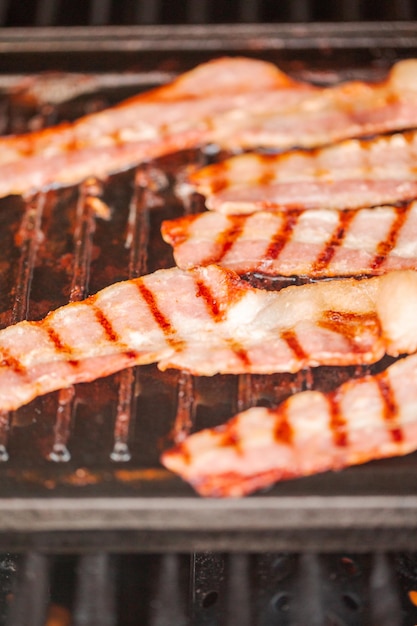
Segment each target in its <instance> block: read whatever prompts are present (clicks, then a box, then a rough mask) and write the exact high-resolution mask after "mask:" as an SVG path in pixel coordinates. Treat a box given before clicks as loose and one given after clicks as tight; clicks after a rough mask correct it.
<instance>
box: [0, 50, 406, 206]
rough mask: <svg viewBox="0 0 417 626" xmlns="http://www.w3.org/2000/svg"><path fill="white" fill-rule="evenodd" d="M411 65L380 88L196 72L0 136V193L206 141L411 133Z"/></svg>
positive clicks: (314, 140) (274, 75)
mask: <svg viewBox="0 0 417 626" xmlns="http://www.w3.org/2000/svg"><path fill="white" fill-rule="evenodd" d="M416 76H417V60H414V59H410V60H407V61H400V62H399V63H397V64H396V65H394V67H393V68H392V70H391V72H390V73H389V75H388V77H387V79H386V80H384V81H383V82H381V83H376V84H373V83H366V82H358V81H351V82H348V83H345V84H341V85H336V86H332V87H314V86H312V85H310V84H307V83H303V82H300V81H295V80H293V79H291V78H290V77H289V76H287V75H286V74H284V73H283V72H281V71H280V70H279V69H278V68H276V67H275V66H274V65H272V64H271V63H267V62H264V61H261V60H256V59H248V58H242V57H234V58H219V59H215V60H213V61H210V62H208V63H204V64H202V65H199V66H197V67H196V68H194V69H192V70H191V71H189V72H186V73H185V74H183V75H181V76H180V77H179V78H177V79H176V80H174V81H173V82H172V83H171V84H169V85H165V86H163V87H160V88H157V89H153V90H151V91H149V92H146V93H142V94H139V95H138V96H136V97H134V98H130V99H129V100H127V101H125V102H123V103H121V104H119V105H117V106H114V107H111V108H108V109H106V110H104V111H100V112H98V113H94V114H91V115H87V116H85V117H82V118H81V119H79V120H77V121H75V122H73V123H66V124H61V125H59V126H55V127H53V128H49V129H44V130H41V131H37V132H33V133H29V134H24V135H17V136H11V137H5V138H1V139H0V196H6V195H8V194H22V193H27V192H30V191H35V190H39V189H43V188H47V187H49V186H58V185H71V184H76V183H79V182H81V181H82V180H84V179H85V178H87V177H91V176H94V177H96V178H105V177H107V176H108V175H109V174H111V173H114V172H117V171H120V170H123V169H126V168H128V167H132V166H134V165H137V164H138V163H140V162H143V161H148V160H150V159H154V158H157V157H159V156H162V155H165V154H168V153H172V152H176V151H179V150H184V149H188V148H194V147H198V146H202V145H206V144H213V143H215V144H218V145H220V146H223V147H225V148H228V149H233V150H235V149H238V150H240V149H242V148H243V149H247V148H253V147H259V146H264V147H271V146H272V147H273V148H276V149H287V148H292V147H297V146H304V147H312V146H318V145H323V144H327V143H329V142H332V141H335V140H341V139H343V138H347V137H355V136H364V135H368V134H370V133H373V134H375V133H380V132H387V131H395V130H402V129H405V128H412V127H415V126H417V93H416V90H415V89H414V87H413V85H414V83H415V77H416Z"/></svg>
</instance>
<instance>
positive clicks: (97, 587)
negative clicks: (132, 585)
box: [72, 553, 117, 626]
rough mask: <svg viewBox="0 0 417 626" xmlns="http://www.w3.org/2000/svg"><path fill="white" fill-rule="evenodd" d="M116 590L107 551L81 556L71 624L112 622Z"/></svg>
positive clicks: (104, 625) (106, 624) (109, 625)
mask: <svg viewBox="0 0 417 626" xmlns="http://www.w3.org/2000/svg"><path fill="white" fill-rule="evenodd" d="M115 591H116V589H115V581H114V571H113V563H112V562H111V557H110V556H109V555H108V554H105V553H98V554H88V555H85V556H82V557H80V560H79V564H78V572H77V587H76V592H75V607H74V616H73V622H72V623H73V626H98V625H100V626H115V625H116V623H117V617H116V606H115V605H116V602H115Z"/></svg>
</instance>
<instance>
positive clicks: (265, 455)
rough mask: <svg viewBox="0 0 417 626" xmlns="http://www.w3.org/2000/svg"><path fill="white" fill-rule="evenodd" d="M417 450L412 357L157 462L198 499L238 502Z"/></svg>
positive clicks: (255, 411)
mask: <svg viewBox="0 0 417 626" xmlns="http://www.w3.org/2000/svg"><path fill="white" fill-rule="evenodd" d="M416 449H417V355H415V354H414V355H412V356H408V357H405V358H403V359H401V360H399V361H397V362H396V363H394V364H393V365H391V366H390V367H388V368H387V369H386V370H385V371H384V372H382V373H381V374H378V375H376V376H366V377H364V378H358V379H356V380H350V381H348V382H347V383H345V384H344V385H342V386H340V387H339V388H337V389H336V390H335V391H333V392H331V393H327V394H324V393H321V392H319V391H305V392H301V393H297V394H295V395H293V396H291V397H290V398H289V399H287V400H286V401H285V402H283V403H282V404H281V405H280V406H278V408H276V409H269V408H264V407H254V408H251V409H248V410H247V411H244V412H242V413H239V414H237V415H236V416H235V417H234V418H232V419H231V420H230V421H228V422H227V423H226V424H224V425H222V426H219V427H217V428H212V429H206V430H203V431H200V432H197V433H195V434H192V435H190V436H188V437H187V438H186V439H185V440H184V441H183V442H182V443H180V444H179V445H177V446H176V447H174V448H172V449H170V450H167V451H166V452H165V453H164V454H163V455H162V463H163V464H164V465H165V466H166V467H167V468H168V469H169V470H171V471H173V472H176V473H177V474H179V475H180V476H181V477H182V478H183V479H184V480H186V481H188V482H189V483H191V485H192V486H193V487H194V488H195V489H196V490H197V491H198V492H199V493H200V494H201V495H203V496H209V497H227V496H229V497H237V496H243V495H246V494H248V493H251V492H253V491H255V490H257V489H261V488H265V487H268V486H270V485H272V484H273V483H274V482H277V481H279V480H284V479H289V478H296V477H300V476H307V475H311V474H315V473H318V472H324V471H328V470H336V471H337V470H340V469H341V468H343V467H347V466H349V465H357V464H360V463H365V462H367V461H371V460H373V459H380V458H384V457H390V456H398V455H404V454H408V453H409V452H412V451H414V450H416Z"/></svg>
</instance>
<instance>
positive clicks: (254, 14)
mask: <svg viewBox="0 0 417 626" xmlns="http://www.w3.org/2000/svg"><path fill="white" fill-rule="evenodd" d="M260 4H261V3H260V2H258V1H257V0H241V2H240V3H239V16H238V19H239V21H240V22H258V21H259V17H260Z"/></svg>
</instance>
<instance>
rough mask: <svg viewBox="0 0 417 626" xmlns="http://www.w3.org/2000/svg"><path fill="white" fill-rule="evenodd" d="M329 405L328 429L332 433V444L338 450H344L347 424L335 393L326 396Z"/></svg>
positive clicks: (346, 441)
mask: <svg viewBox="0 0 417 626" xmlns="http://www.w3.org/2000/svg"><path fill="white" fill-rule="evenodd" d="M327 402H328V405H329V428H330V430H331V432H332V436H333V442H334V444H335V446H337V447H338V448H345V447H346V446H347V445H348V444H349V439H348V433H347V422H346V419H345V417H344V416H343V413H342V410H341V407H340V400H339V395H338V393H337V391H334V392H332V393H329V394H328V396H327Z"/></svg>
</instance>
